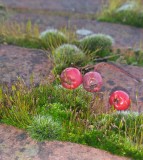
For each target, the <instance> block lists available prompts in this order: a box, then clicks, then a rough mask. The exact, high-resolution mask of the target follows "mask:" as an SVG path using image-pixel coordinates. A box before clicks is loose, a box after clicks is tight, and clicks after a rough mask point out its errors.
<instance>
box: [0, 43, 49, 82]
mask: <svg viewBox="0 0 143 160" xmlns="http://www.w3.org/2000/svg"><path fill="white" fill-rule="evenodd" d="M51 67H52V64H51V61H50V60H49V59H48V55H47V53H46V52H44V51H41V50H34V49H26V48H21V47H16V46H9V45H0V83H3V82H6V83H11V82H13V81H16V80H17V79H18V77H20V78H22V79H24V81H25V83H26V84H29V83H30V79H31V78H32V77H33V81H34V83H39V82H40V81H41V80H43V79H45V78H46V77H48V76H49V75H50V72H51Z"/></svg>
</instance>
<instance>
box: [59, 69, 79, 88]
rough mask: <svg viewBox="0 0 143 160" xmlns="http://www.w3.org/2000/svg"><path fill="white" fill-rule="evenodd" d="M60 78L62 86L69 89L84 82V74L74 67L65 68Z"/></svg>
mask: <svg viewBox="0 0 143 160" xmlns="http://www.w3.org/2000/svg"><path fill="white" fill-rule="evenodd" d="M60 78H61V84H62V86H63V87H64V88H67V89H75V88H77V87H78V86H79V85H80V84H81V83H82V74H81V73H80V71H79V70H78V69H77V68H73V67H69V68H66V69H65V70H63V71H62V73H61V77H60Z"/></svg>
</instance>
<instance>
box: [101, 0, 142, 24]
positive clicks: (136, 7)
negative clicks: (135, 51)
mask: <svg viewBox="0 0 143 160" xmlns="http://www.w3.org/2000/svg"><path fill="white" fill-rule="evenodd" d="M142 10H143V7H142V1H141V0H136V1H135V0H129V1H127V0H126V1H124V0H116V1H114V0H110V1H109V3H108V5H107V6H106V7H104V8H103V10H102V12H101V13H100V14H99V18H98V19H99V20H100V21H107V22H113V23H122V24H128V25H132V26H136V27H143V12H142Z"/></svg>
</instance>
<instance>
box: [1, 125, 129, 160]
mask: <svg viewBox="0 0 143 160" xmlns="http://www.w3.org/2000/svg"><path fill="white" fill-rule="evenodd" d="M0 160H127V158H124V157H118V156H115V155H112V154H110V153H108V152H106V151H103V150H99V149H96V148H92V147H88V146H84V145H79V144H75V143H70V142H58V141H53V142H36V141H34V140H32V139H31V138H30V137H29V136H28V135H27V133H26V132H24V131H22V130H19V129H16V128H14V127H12V126H6V125H2V124H1V125H0Z"/></svg>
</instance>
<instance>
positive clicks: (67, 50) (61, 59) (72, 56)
mask: <svg viewBox="0 0 143 160" xmlns="http://www.w3.org/2000/svg"><path fill="white" fill-rule="evenodd" d="M53 56H54V61H55V69H56V72H58V73H60V72H61V71H62V70H63V69H64V68H66V67H68V66H71V65H78V66H81V65H84V64H85V61H86V57H85V53H84V52H82V51H81V50H80V49H79V48H78V47H77V46H75V45H72V44H63V45H61V46H60V47H58V48H57V49H55V51H54V53H53Z"/></svg>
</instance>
